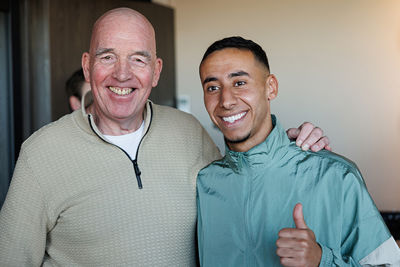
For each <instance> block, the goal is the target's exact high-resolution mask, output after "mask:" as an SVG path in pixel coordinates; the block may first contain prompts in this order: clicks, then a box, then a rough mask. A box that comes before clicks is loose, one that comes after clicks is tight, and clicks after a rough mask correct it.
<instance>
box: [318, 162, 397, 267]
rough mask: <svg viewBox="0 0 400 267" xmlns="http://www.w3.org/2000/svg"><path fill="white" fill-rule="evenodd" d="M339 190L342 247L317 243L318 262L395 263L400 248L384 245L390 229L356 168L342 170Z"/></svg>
mask: <svg viewBox="0 0 400 267" xmlns="http://www.w3.org/2000/svg"><path fill="white" fill-rule="evenodd" d="M342 192H343V193H342V230H341V248H340V251H336V250H333V249H331V248H329V247H326V246H324V245H323V244H320V245H321V248H322V258H321V263H320V266H360V265H361V266H368V267H370V266H398V265H397V264H398V263H399V261H400V250H399V249H398V248H397V246H396V248H394V247H393V245H389V247H387V246H383V244H385V243H386V241H387V240H389V239H390V238H391V235H390V232H389V230H388V229H387V227H386V225H385V223H384V221H383V219H382V217H381V216H380V213H379V211H378V209H377V208H376V206H375V204H374V202H373V200H372V198H371V196H370V195H369V193H368V191H367V188H366V185H365V183H364V180H363V178H362V176H361V174H360V172H359V171H358V170H357V169H355V170H351V171H349V172H347V173H346V174H345V177H344V186H343V190H342ZM393 243H394V244H396V243H395V242H393Z"/></svg>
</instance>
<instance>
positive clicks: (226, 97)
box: [219, 87, 237, 109]
mask: <svg viewBox="0 0 400 267" xmlns="http://www.w3.org/2000/svg"><path fill="white" fill-rule="evenodd" d="M236 102H237V100H236V96H235V95H234V93H233V92H232V89H231V88H228V87H223V88H222V89H221V94H220V101H219V103H220V106H221V107H223V108H224V109H232V108H233V107H234V106H235V105H236Z"/></svg>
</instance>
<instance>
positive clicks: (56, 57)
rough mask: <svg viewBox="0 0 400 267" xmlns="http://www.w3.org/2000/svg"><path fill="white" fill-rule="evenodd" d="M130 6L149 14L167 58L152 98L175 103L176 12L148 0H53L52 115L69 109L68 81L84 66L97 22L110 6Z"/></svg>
mask: <svg viewBox="0 0 400 267" xmlns="http://www.w3.org/2000/svg"><path fill="white" fill-rule="evenodd" d="M123 6H125V7H130V8H133V9H135V10H137V11H139V12H141V13H142V14H143V15H145V16H146V17H147V18H148V19H149V20H150V22H151V23H152V24H153V26H154V28H155V31H156V37H157V38H156V39H157V54H158V56H159V57H161V58H162V59H163V61H164V67H163V71H162V74H161V78H160V82H159V85H158V86H157V87H156V88H154V89H153V91H152V94H151V95H150V99H152V100H153V101H154V102H156V103H159V104H164V105H170V106H175V55H174V49H175V44H174V12H173V10H172V9H170V8H167V7H164V6H161V5H156V4H152V3H146V2H134V1H126V0H125V1H124V0H112V1H111V0H97V1H96V0H58V1H50V26H49V27H50V49H51V51H50V53H51V56H50V58H51V92H52V96H51V97H52V119H53V120H55V119H57V118H59V117H61V116H62V115H64V114H66V113H68V112H69V109H68V102H67V96H66V93H65V81H66V80H67V79H68V77H69V76H70V75H71V74H72V73H73V72H74V71H75V70H76V69H78V68H80V66H81V55H82V53H83V52H84V51H87V50H88V48H89V42H90V33H91V28H92V25H93V23H94V22H95V21H96V19H97V18H98V17H99V16H100V15H102V14H103V13H104V12H106V11H107V10H110V9H112V8H116V7H123Z"/></svg>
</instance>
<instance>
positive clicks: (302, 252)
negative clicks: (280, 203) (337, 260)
mask: <svg viewBox="0 0 400 267" xmlns="http://www.w3.org/2000/svg"><path fill="white" fill-rule="evenodd" d="M293 220H294V223H295V225H296V228H284V229H282V230H280V231H279V233H278V236H279V238H278V240H277V241H276V246H277V250H276V254H277V255H278V256H279V257H280V258H281V264H282V265H283V266H296V267H297V266H299V267H300V266H301V267H303V266H304V267H310V266H318V265H319V262H320V260H321V256H322V249H321V247H320V246H319V245H318V243H317V241H316V240H315V235H314V232H313V231H312V230H310V229H309V228H308V226H307V224H306V222H305V221H304V217H303V206H302V205H301V204H300V203H297V204H296V206H295V207H294V209H293Z"/></svg>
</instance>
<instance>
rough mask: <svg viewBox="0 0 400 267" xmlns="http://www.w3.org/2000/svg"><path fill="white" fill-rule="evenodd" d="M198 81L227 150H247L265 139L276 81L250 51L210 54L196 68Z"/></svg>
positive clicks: (268, 127) (226, 51)
mask: <svg viewBox="0 0 400 267" xmlns="http://www.w3.org/2000/svg"><path fill="white" fill-rule="evenodd" d="M200 79H201V82H202V85H203V91H204V103H205V106H206V109H207V112H208V114H209V115H210V118H211V120H212V121H213V122H214V124H215V125H216V126H217V127H218V128H219V129H220V130H221V132H222V133H223V134H224V137H225V140H226V142H227V144H228V146H229V148H230V149H231V150H234V151H241V152H243V151H248V150H249V149H251V148H252V147H254V146H255V145H257V144H259V143H261V142H263V141H264V140H265V138H266V137H267V136H268V134H269V133H270V132H271V130H272V121H271V116H270V115H271V113H270V105H269V101H270V100H271V99H273V98H275V97H276V94H277V90H278V82H277V80H276V78H275V76H274V75H272V74H269V72H268V70H267V68H266V67H265V66H264V65H263V64H261V63H260V62H259V61H257V60H256V59H255V57H254V55H253V53H252V52H251V51H250V50H246V49H237V48H225V49H222V50H217V51H215V52H212V53H211V54H210V55H208V56H207V57H206V58H205V60H204V61H203V62H202V64H201V65H200Z"/></svg>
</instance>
